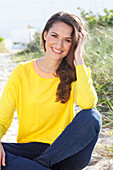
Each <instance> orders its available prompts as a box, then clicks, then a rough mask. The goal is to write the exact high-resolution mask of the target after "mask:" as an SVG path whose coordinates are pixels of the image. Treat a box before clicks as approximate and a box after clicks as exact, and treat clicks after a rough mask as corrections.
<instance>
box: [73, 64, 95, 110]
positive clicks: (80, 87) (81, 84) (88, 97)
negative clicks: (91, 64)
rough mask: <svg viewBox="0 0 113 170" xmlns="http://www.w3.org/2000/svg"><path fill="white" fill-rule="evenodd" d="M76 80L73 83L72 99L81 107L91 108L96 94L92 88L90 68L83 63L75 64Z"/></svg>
mask: <svg viewBox="0 0 113 170" xmlns="http://www.w3.org/2000/svg"><path fill="white" fill-rule="evenodd" d="M76 75H77V81H76V82H74V83H73V85H72V88H73V92H74V101H76V103H77V104H78V105H79V106H80V107H81V108H82V109H90V108H93V107H94V106H95V105H96V103H97V94H96V91H95V89H94V86H93V83H92V79H91V71H90V68H86V66H85V65H77V66H76Z"/></svg>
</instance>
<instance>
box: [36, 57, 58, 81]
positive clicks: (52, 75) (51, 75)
mask: <svg viewBox="0 0 113 170" xmlns="http://www.w3.org/2000/svg"><path fill="white" fill-rule="evenodd" d="M33 69H34V71H35V73H36V74H38V76H40V77H41V78H45V79H51V78H55V77H56V76H55V73H46V72H43V71H42V70H41V69H40V68H39V66H38V64H37V63H36V59H35V60H33Z"/></svg>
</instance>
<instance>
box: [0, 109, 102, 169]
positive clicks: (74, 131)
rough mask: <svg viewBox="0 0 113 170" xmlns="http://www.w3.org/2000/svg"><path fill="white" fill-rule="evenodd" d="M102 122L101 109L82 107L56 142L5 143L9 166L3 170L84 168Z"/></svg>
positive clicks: (7, 164)
mask: <svg viewBox="0 0 113 170" xmlns="http://www.w3.org/2000/svg"><path fill="white" fill-rule="evenodd" d="M101 124H102V119H101V116H100V114H99V112H98V111H96V110H94V109H88V110H82V111H80V112H79V113H78V114H77V115H76V116H75V117H74V119H73V121H72V122H71V123H70V124H69V125H68V126H67V127H66V128H65V130H64V131H63V132H62V134H61V135H60V136H59V137H58V138H57V139H56V140H55V141H54V142H53V143H52V145H49V144H45V143H39V142H32V143H27V144H18V143H17V144H16V143H15V144H8V143H3V147H4V149H5V151H6V167H2V170H20V169H21V170H35V169H36V170H50V169H52V170H81V169H83V168H84V167H86V166H87V165H88V163H89V161H90V159H91V155H92V151H93V149H94V146H95V144H96V142H97V139H98V136H99V132H100V128H101Z"/></svg>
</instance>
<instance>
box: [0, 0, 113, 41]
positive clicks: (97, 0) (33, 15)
mask: <svg viewBox="0 0 113 170" xmlns="http://www.w3.org/2000/svg"><path fill="white" fill-rule="evenodd" d="M77 7H81V8H82V9H84V10H85V11H90V10H92V11H93V12H94V14H96V13H100V14H102V13H103V9H104V8H107V9H108V10H110V9H113V0H57V1H56V0H0V36H2V37H3V38H5V39H12V41H13V42H14V41H16V42H17V41H29V30H28V28H27V27H28V25H30V26H32V27H34V29H35V31H40V32H41V31H42V29H43V27H44V24H45V23H46V21H47V19H49V17H50V16H51V15H53V14H54V13H55V12H58V11H70V12H75V13H77V14H79V11H78V10H77Z"/></svg>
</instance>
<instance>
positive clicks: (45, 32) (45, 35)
mask: <svg viewBox="0 0 113 170" xmlns="http://www.w3.org/2000/svg"><path fill="white" fill-rule="evenodd" d="M46 37H47V31H44V40H45V41H46Z"/></svg>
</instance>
